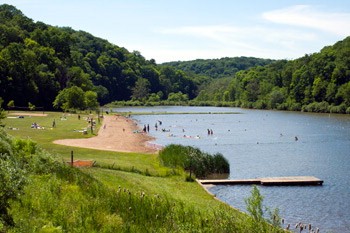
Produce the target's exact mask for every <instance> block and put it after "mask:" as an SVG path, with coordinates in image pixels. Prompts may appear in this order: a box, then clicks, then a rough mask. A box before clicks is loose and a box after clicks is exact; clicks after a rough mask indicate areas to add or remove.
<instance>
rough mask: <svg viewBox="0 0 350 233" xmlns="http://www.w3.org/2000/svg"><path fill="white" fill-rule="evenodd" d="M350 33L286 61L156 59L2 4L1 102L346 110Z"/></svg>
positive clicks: (62, 106) (61, 105) (36, 105)
mask: <svg viewBox="0 0 350 233" xmlns="http://www.w3.org/2000/svg"><path fill="white" fill-rule="evenodd" d="M349 41H350V38H346V39H344V40H343V41H340V42H338V43H336V44H335V45H333V46H327V47H325V48H324V49H322V50H321V51H320V52H319V53H314V54H310V55H305V56H304V57H302V58H299V59H296V60H291V61H286V60H278V61H274V60H270V59H258V58H250V57H237V58H221V59H211V60H201V59H198V60H194V61H186V62H168V63H164V64H161V65H159V64H156V61H155V60H154V59H151V60H146V59H145V58H144V57H143V56H142V55H141V53H140V52H138V51H133V52H129V51H128V50H127V49H125V48H123V47H119V46H117V45H113V44H111V43H109V42H108V41H107V40H104V39H101V38H97V37H94V36H93V35H91V34H89V33H87V32H83V31H75V30H73V29H71V28H68V27H63V28H62V27H53V26H50V25H47V24H45V23H42V22H33V20H32V19H29V18H27V17H26V16H24V15H23V14H22V12H21V11H20V10H18V9H16V8H15V7H13V6H10V5H6V4H4V5H0V97H1V98H2V99H3V102H4V105H5V106H4V107H5V108H15V107H28V108H30V109H35V108H37V109H38V108H39V107H40V108H44V109H46V110H52V109H53V108H56V109H63V110H70V109H95V108H97V107H98V106H99V105H105V104H107V103H111V102H115V101H117V102H115V103H117V104H118V103H120V102H118V101H123V102H124V103H125V101H129V102H130V103H135V102H137V103H138V104H151V103H152V104H174V103H178V104H191V105H216V106H238V107H248V108H260V109H280V110H298V111H299V110H304V111H316V112H338V113H345V112H349V111H350V109H349V107H350V42H349Z"/></svg>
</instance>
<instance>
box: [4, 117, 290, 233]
mask: <svg viewBox="0 0 350 233" xmlns="http://www.w3.org/2000/svg"><path fill="white" fill-rule="evenodd" d="M7 116H8V118H6V119H4V120H3V122H2V123H4V124H5V127H4V128H3V129H1V131H0V136H1V137H0V150H1V153H0V154H1V159H0V162H1V166H0V168H1V169H0V177H1V179H0V182H1V187H2V189H1V191H0V202H1V205H0V206H1V208H0V212H1V218H0V232H73V231H74V232H283V230H281V229H280V228H275V227H272V225H270V224H268V223H267V222H266V221H265V220H264V219H259V218H256V217H254V216H248V215H246V214H243V213H241V212H239V211H237V210H235V209H234V208H231V207H229V206H228V205H226V204H224V203H222V202H219V201H217V200H216V199H215V198H214V197H213V196H211V195H209V194H208V193H207V192H206V191H205V190H204V189H203V188H202V187H201V186H200V185H198V184H197V183H196V182H187V181H186V176H188V173H187V172H186V171H184V170H183V169H182V168H175V167H173V168H167V167H164V166H162V165H161V164H160V161H159V158H158V153H141V152H133V153H132V152H129V153H126V152H115V151H111V150H109V151H107V150H94V149H87V148H80V147H70V146H64V145H59V144H54V143H52V142H53V141H54V140H58V139H81V138H85V139H89V138H92V137H96V134H97V132H101V130H103V127H104V123H105V122H104V120H103V119H100V120H98V118H97V116H96V115H85V114H80V115H79V116H80V120H79V117H78V114H72V115H70V114H62V113H51V112H49V113H44V114H42V113H40V114H38V113H37V114H24V113H20V114H14V115H13V112H12V113H11V112H10V113H9V114H8V115H7ZM88 118H89V119H90V120H91V119H93V121H95V122H96V123H95V124H94V127H93V128H92V129H91V128H90V127H91V121H90V123H89V122H88V120H87V119H88ZM123 119H125V121H124V122H127V121H126V120H127V119H126V118H123ZM34 123H35V125H37V126H36V127H34V126H33V125H34ZM130 123H131V124H133V122H129V123H128V124H130ZM84 129H86V131H85V130H84ZM98 130H100V131H98ZM120 131H121V132H123V129H121V130H120ZM126 131H127V129H125V131H124V132H123V133H128V134H131V135H134V132H126ZM10 135H11V136H10ZM135 136H136V135H135ZM72 151H74V158H75V159H82V160H93V161H95V166H94V167H90V168H75V167H71V166H70V165H69V163H67V162H69V161H70V155H71V153H72ZM252 206H254V205H252Z"/></svg>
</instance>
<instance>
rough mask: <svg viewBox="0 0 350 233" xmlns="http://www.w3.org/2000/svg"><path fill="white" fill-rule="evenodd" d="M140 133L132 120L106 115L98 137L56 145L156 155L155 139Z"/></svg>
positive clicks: (60, 142) (61, 141)
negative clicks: (153, 143)
mask: <svg viewBox="0 0 350 233" xmlns="http://www.w3.org/2000/svg"><path fill="white" fill-rule="evenodd" d="M140 131H141V130H140V129H139V128H138V126H137V124H136V123H135V122H134V121H133V120H132V119H129V118H126V117H123V116H110V115H109V116H106V115H105V116H104V119H103V122H102V125H101V127H100V130H99V131H98V135H97V136H95V137H92V138H84V139H62V140H56V141H54V143H56V144H61V145H66V146H75V147H83V148H90V149H98V150H108V151H119V152H139V153H156V152H157V151H158V149H157V148H156V147H155V146H152V144H151V143H149V142H150V141H152V140H153V138H152V137H151V136H149V135H147V134H146V133H141V132H140Z"/></svg>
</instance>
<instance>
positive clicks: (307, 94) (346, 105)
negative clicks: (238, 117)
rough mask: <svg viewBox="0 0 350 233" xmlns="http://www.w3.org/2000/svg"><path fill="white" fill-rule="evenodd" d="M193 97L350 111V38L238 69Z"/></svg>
mask: <svg viewBox="0 0 350 233" xmlns="http://www.w3.org/2000/svg"><path fill="white" fill-rule="evenodd" d="M213 90H220V91H219V92H218V91H213ZM196 100H197V101H224V102H232V103H233V105H235V106H240V107H249V108H262V109H281V110H282V109H283V110H302V111H312V112H337V113H345V112H347V113H350V37H347V38H345V39H344V40H342V41H339V42H337V43H336V44H334V45H333V46H326V47H324V48H323V49H322V50H321V51H320V52H318V53H314V54H310V55H305V56H304V57H301V58H299V59H295V60H292V61H286V60H281V61H275V62H273V63H271V64H268V65H265V66H258V67H253V68H250V69H248V70H243V71H239V72H237V73H236V74H235V76H234V78H232V79H230V80H227V79H226V81H223V80H221V81H220V82H212V83H209V84H208V85H207V86H205V87H204V88H202V90H201V91H200V93H199V95H198V96H197V98H196Z"/></svg>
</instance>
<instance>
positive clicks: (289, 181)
mask: <svg viewBox="0 0 350 233" xmlns="http://www.w3.org/2000/svg"><path fill="white" fill-rule="evenodd" d="M198 182H199V183H201V184H202V185H208V184H213V185H252V184H256V185H266V186H293V185H294V186H296V185H300V186H302V185H303V186H305V185H322V184H323V180H320V179H318V178H316V177H314V176H288V177H267V178H256V179H242V180H227V179H226V180H198Z"/></svg>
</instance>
